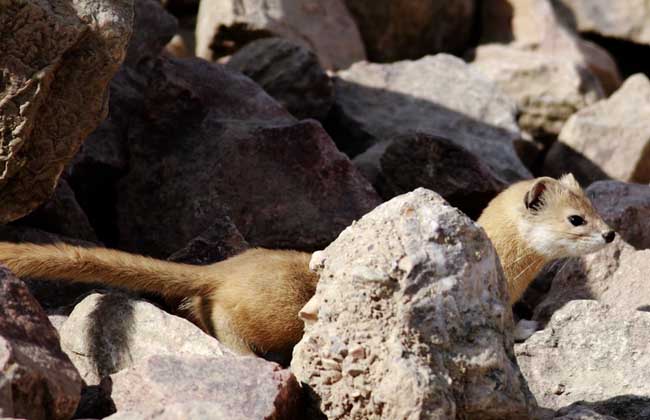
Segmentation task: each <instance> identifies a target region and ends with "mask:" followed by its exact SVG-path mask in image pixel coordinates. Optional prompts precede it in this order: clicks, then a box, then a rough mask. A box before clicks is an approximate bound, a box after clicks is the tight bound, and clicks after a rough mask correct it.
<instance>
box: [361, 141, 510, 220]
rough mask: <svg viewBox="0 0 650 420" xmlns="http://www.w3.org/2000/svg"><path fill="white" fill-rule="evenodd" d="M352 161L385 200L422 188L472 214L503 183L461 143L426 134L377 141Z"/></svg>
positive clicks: (475, 214) (475, 215)
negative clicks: (384, 141)
mask: <svg viewBox="0 0 650 420" xmlns="http://www.w3.org/2000/svg"><path fill="white" fill-rule="evenodd" d="M379 148H381V152H379V151H378V150H377V149H379ZM354 162H355V164H356V165H357V167H358V168H359V169H360V170H361V172H362V173H363V174H364V176H366V178H367V179H368V180H370V181H371V182H372V183H373V185H374V186H375V189H376V190H377V191H378V192H379V193H380V195H381V196H382V197H383V198H384V200H389V199H391V198H393V197H395V196H397V195H400V194H404V193H407V192H409V191H412V190H414V189H416V188H418V187H424V188H426V189H429V190H432V191H434V192H436V193H438V194H440V195H441V196H442V198H444V199H445V200H447V201H448V202H449V203H450V204H451V205H452V206H454V207H457V208H459V209H460V210H462V211H463V212H464V213H465V214H467V215H468V216H470V217H472V218H477V217H478V216H479V214H480V213H481V211H482V210H483V209H484V208H485V207H486V206H487V204H488V202H489V201H490V200H491V199H492V198H494V196H495V195H497V194H498V193H499V192H501V190H503V189H504V188H505V187H506V186H507V185H506V183H505V182H503V181H502V180H500V179H499V178H498V177H497V176H496V175H495V174H494V172H493V171H492V170H491V169H490V168H489V167H488V166H487V165H486V164H485V163H484V162H483V161H481V160H480V159H479V158H478V157H477V156H475V155H474V154H472V153H470V152H469V151H467V150H466V149H465V148H463V147H461V146H459V145H458V144H456V143H454V142H452V141H451V140H448V139H446V138H444V137H439V136H434V135H430V134H424V133H412V134H404V135H402V136H400V137H398V138H396V139H395V140H393V141H392V142H387V143H378V144H377V145H375V146H373V147H371V148H370V149H368V150H367V151H366V152H364V153H362V154H361V155H359V156H357V157H356V158H355V160H354Z"/></svg>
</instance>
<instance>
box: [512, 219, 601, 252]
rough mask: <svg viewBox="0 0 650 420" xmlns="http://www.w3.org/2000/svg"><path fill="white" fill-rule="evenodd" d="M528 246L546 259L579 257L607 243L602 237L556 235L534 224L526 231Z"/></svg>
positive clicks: (597, 249)
mask: <svg viewBox="0 0 650 420" xmlns="http://www.w3.org/2000/svg"><path fill="white" fill-rule="evenodd" d="M524 237H526V238H530V246H531V248H533V249H534V250H535V251H536V252H537V253H539V254H540V255H543V256H544V257H545V258H547V259H556V258H564V257H580V256H582V255H586V254H591V253H592V252H596V251H599V250H601V249H603V248H604V247H605V245H607V243H606V242H605V239H603V238H602V237H600V235H599V236H597V237H583V238H579V239H576V238H570V237H566V236H562V235H558V234H557V233H555V232H552V231H550V230H548V229H545V228H544V227H543V226H535V227H533V228H532V229H530V230H529V231H528V232H526V234H525V236H524Z"/></svg>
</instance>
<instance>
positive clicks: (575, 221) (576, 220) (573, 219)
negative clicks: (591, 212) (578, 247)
mask: <svg viewBox="0 0 650 420" xmlns="http://www.w3.org/2000/svg"><path fill="white" fill-rule="evenodd" d="M569 223H571V224H572V225H573V226H582V225H584V224H586V223H587V222H586V221H585V219H583V218H582V217H580V216H576V215H573V216H569Z"/></svg>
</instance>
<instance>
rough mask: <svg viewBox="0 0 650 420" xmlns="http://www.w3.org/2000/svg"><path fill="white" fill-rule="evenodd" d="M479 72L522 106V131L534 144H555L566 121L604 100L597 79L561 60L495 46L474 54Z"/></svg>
mask: <svg viewBox="0 0 650 420" xmlns="http://www.w3.org/2000/svg"><path fill="white" fill-rule="evenodd" d="M473 56H474V59H473V62H472V67H474V68H476V69H478V70H479V71H480V72H481V73H483V74H485V75H486V76H487V77H488V78H490V79H491V80H493V81H494V82H496V84H497V85H498V86H499V87H500V88H501V89H502V90H503V91H504V92H505V93H506V94H508V95H509V96H510V97H512V98H513V99H514V100H515V101H516V102H517V105H518V106H519V109H520V112H521V113H520V115H519V119H518V121H519V126H520V127H521V128H522V129H524V130H526V131H527V132H529V133H531V134H532V135H533V136H534V137H535V138H540V137H541V138H545V137H547V138H548V137H551V138H555V137H557V135H558V134H560V130H561V129H562V127H563V126H564V123H565V122H566V120H567V119H569V117H570V116H571V115H573V114H575V113H576V112H577V111H579V110H580V109H582V108H584V107H586V106H588V105H591V104H593V103H594V102H596V101H598V100H599V99H602V98H603V97H604V93H603V90H602V87H601V85H600V82H599V81H598V79H597V78H596V77H595V76H594V75H593V74H592V73H591V72H589V71H586V69H585V68H580V67H579V66H576V65H575V63H574V62H572V61H571V60H567V59H566V57H562V56H561V55H558V54H554V55H551V54H545V53H543V52H539V51H526V50H522V49H519V48H516V47H512V46H506V45H498V44H490V45H483V46H479V47H478V48H477V49H476V50H475V51H474V54H473Z"/></svg>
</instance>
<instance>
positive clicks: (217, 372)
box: [109, 355, 303, 420]
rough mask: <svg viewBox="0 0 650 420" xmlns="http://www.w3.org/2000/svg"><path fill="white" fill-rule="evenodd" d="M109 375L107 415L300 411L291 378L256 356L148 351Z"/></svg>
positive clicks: (213, 418)
mask: <svg viewBox="0 0 650 420" xmlns="http://www.w3.org/2000/svg"><path fill="white" fill-rule="evenodd" d="M111 379H112V381H113V392H112V394H111V397H112V399H113V401H114V402H115V407H116V408H117V414H115V415H113V416H111V417H109V419H111V420H117V419H122V420H125V419H167V420H172V419H178V420H181V419H188V418H190V419H205V420H222V419H233V420H249V419H251V420H254V419H259V420H262V419H289V418H302V417H301V416H302V414H303V400H302V395H301V394H302V391H301V389H300V386H299V385H298V382H297V381H296V378H295V377H294V376H293V375H292V374H291V373H290V372H289V371H288V370H286V369H281V368H280V366H279V365H277V364H275V363H272V362H267V361H264V360H262V359H259V358H256V357H219V358H214V357H205V356H190V357H178V356H174V355H164V356H151V357H149V358H146V359H144V360H142V361H141V362H140V363H138V364H136V365H135V366H133V367H131V368H129V369H126V370H124V371H122V372H119V373H117V374H115V375H112V376H111ZM133 389H138V390H139V392H138V393H137V394H136V393H134V392H132V391H133Z"/></svg>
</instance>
